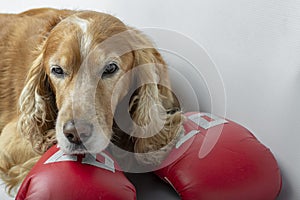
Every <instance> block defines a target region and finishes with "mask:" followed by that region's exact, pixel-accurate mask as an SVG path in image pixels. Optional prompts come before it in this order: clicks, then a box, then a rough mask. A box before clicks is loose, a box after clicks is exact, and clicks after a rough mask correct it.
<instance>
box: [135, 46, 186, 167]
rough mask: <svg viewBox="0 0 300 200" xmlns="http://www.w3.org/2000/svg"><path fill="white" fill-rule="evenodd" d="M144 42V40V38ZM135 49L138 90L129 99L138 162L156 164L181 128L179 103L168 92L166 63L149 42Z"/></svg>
mask: <svg viewBox="0 0 300 200" xmlns="http://www.w3.org/2000/svg"><path fill="white" fill-rule="evenodd" d="M145 41H146V40H145ZM147 44H149V45H148V46H145V47H146V48H142V49H137V50H135V51H134V56H135V64H134V68H133V70H135V71H136V73H135V74H136V75H137V85H138V89H137V90H136V92H135V93H134V96H133V97H132V98H131V101H130V108H129V109H130V114H131V117H132V119H133V124H134V128H133V133H132V135H133V136H134V138H135V140H136V141H135V146H134V151H135V152H136V153H137V154H136V158H137V159H138V161H140V162H142V163H146V164H151V165H153V164H159V163H160V162H161V161H162V160H163V159H164V157H165V156H166V154H167V153H168V152H169V150H170V149H171V148H172V147H173V145H174V141H175V140H176V138H177V137H178V136H179V134H180V132H181V130H182V126H181V123H182V119H183V118H182V115H181V112H180V107H179V103H178V101H177V100H176V97H175V95H174V94H173V93H172V91H171V87H170V80H169V77H168V69H167V66H166V64H165V62H164V60H163V58H162V57H161V55H160V54H159V52H158V51H157V50H156V49H155V48H153V47H152V45H151V44H150V43H147Z"/></svg>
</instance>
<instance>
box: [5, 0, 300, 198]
mask: <svg viewBox="0 0 300 200" xmlns="http://www.w3.org/2000/svg"><path fill="white" fill-rule="evenodd" d="M41 6H42V7H43V6H51V7H58V8H75V9H93V10H98V11H106V12H108V13H110V14H114V15H115V16H117V17H119V18H121V19H122V20H123V21H125V22H126V23H127V24H130V25H132V26H135V27H138V28H142V27H159V28H164V29H169V30H174V31H177V32H179V33H181V34H183V35H185V36H187V37H189V38H191V39H193V40H194V41H195V42H196V43H198V44H199V45H202V46H203V47H204V48H205V49H206V50H207V52H208V54H209V56H210V58H211V59H212V60H213V61H214V63H215V65H216V67H217V69H218V70H219V72H220V74H221V77H222V79H223V81H224V86H225V91H226V112H227V117H228V118H230V119H233V120H235V121H237V122H239V123H241V124H243V125H244V126H246V127H247V128H249V129H250V130H252V132H253V133H254V134H255V135H256V136H257V137H258V138H259V139H260V140H261V141H262V142H263V143H264V144H265V145H267V146H268V147H269V148H270V149H271V150H272V152H273V153H274V154H275V156H276V158H277V160H278V162H279V165H280V167H281V170H282V173H283V179H284V182H283V191H282V193H281V197H280V199H282V200H297V199H300V150H299V146H300V133H299V129H300V122H299V121H300V116H299V113H300V2H299V1H297V0H288V1H287V0H251V1H250V0H227V1H224V0H210V1H206V0H195V1H192V0H190V1H174V0H164V1H162V0H152V1H141V0H128V1H124V0H102V1H99V0H94V1H88V0H86V1H74V0H65V1H58V0H52V1H41V0H31V1H17V0H10V1H6V2H5V3H4V2H2V3H0V12H19V11H23V10H25V9H28V8H32V7H41ZM154 39H155V37H154ZM171 39H172V38H169V37H166V40H171ZM176 42H180V41H170V43H176ZM182 45H183V46H184V44H182ZM181 50H183V51H185V50H186V51H187V52H189V50H191V49H189V48H186V47H185V48H183V49H181ZM210 87H212V88H213V87H214V86H212V85H210V86H209V87H208V89H210ZM219 89H220V88H219ZM216 91H217V92H221V91H219V90H218V89H217V90H214V89H211V92H212V93H214V92H216ZM200 96H201V95H200ZM204 101H205V102H206V103H204V104H205V105H206V104H207V105H209V102H208V103H207V100H204ZM211 101H213V102H214V105H215V108H216V112H222V111H221V110H218V109H222V106H220V105H218V104H223V100H222V98H221V100H220V101H219V99H218V98H217V96H214V95H212V99H211ZM205 105H204V106H205Z"/></svg>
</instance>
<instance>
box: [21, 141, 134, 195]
mask: <svg viewBox="0 0 300 200" xmlns="http://www.w3.org/2000/svg"><path fill="white" fill-rule="evenodd" d="M118 169H119V167H118V166H117V165H116V163H115V161H114V160H113V159H112V158H111V157H110V156H109V155H108V154H107V153H105V152H102V153H100V154H97V156H94V155H92V154H86V155H78V156H76V155H65V154H63V152H62V151H61V150H59V148H57V147H56V146H54V147H52V148H51V149H49V150H48V151H47V152H46V153H45V154H44V155H43V156H42V158H41V159H40V160H39V161H38V162H37V164H36V165H35V166H34V167H33V169H32V170H31V171H30V173H29V174H28V176H27V177H26V179H25V180H24V181H23V183H22V185H21V187H20V189H19V191H18V194H17V197H16V200H24V199H26V200H40V199H43V200H82V199H91V200H94V199H97V200H98V199H108V200H117V199H118V200H121V199H122V200H132V199H136V192H135V188H134V186H133V185H132V184H131V183H130V182H129V181H128V180H127V178H126V177H125V175H124V174H123V173H122V172H121V171H120V170H118Z"/></svg>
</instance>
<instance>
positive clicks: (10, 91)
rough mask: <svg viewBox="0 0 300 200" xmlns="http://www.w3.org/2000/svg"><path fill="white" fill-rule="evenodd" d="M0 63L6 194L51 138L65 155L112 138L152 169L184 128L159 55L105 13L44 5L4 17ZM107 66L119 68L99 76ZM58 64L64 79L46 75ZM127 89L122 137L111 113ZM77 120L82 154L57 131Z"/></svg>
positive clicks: (96, 148)
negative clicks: (85, 134) (86, 130)
mask: <svg viewBox="0 0 300 200" xmlns="http://www.w3.org/2000/svg"><path fill="white" fill-rule="evenodd" d="M115 36H117V37H115ZM114 37H115V39H114ZM111 38H113V39H112V41H110V40H111ZM107 41H108V42H107ZM115 41H117V42H115ZM116 49H117V50H116ZM118 51H119V53H115V52H118ZM0 60H1V63H0V133H1V135H0V174H1V178H2V179H3V180H4V181H5V182H6V184H7V186H8V189H9V190H11V189H12V188H14V187H15V186H17V185H18V184H19V183H20V182H21V181H22V180H23V179H24V178H25V176H26V174H27V173H28V172H29V170H30V169H31V168H32V166H33V165H34V163H35V162H36V161H37V160H38V159H39V157H40V156H41V155H42V154H43V153H44V152H45V151H46V150H47V149H48V148H49V147H51V146H52V145H53V144H55V143H56V142H57V141H58V143H59V145H60V147H61V149H62V150H64V151H65V152H66V153H85V151H88V152H93V153H97V152H100V151H102V150H103V149H105V148H106V147H107V145H108V144H109V142H110V141H112V142H113V143H115V144H116V145H118V146H119V147H121V148H122V149H126V150H130V151H133V152H136V153H139V154H137V156H136V158H137V160H138V161H139V162H140V163H144V164H153V165H157V164H159V163H160V162H161V161H162V160H163V159H164V157H165V156H166V155H167V153H168V152H169V151H170V149H171V148H172V146H173V144H174V141H175V140H176V139H177V137H178V136H179V134H180V132H181V131H182V126H181V123H182V115H181V113H180V111H179V104H178V102H177V100H176V98H175V97H174V95H173V93H172V92H171V90H170V83H169V78H168V74H167V66H166V64H165V62H164V61H163V59H162V57H161V56H160V54H159V53H158V51H157V50H156V49H155V48H153V47H152V45H151V42H149V40H148V39H147V38H146V37H145V36H143V35H142V34H141V33H140V32H139V31H137V30H134V29H132V28H130V27H128V26H126V25H124V24H123V23H122V22H121V21H119V20H118V19H116V18H115V17H112V16H111V15H108V14H104V13H98V12H91V11H71V10H55V9H48V8H46V9H34V10H29V11H26V12H24V13H20V14H2V15H0ZM107 62H115V63H118V65H119V67H120V69H119V70H118V71H117V72H116V73H114V74H113V75H112V76H110V77H108V78H105V79H104V78H102V77H101V74H100V72H101V70H102V71H103V66H106V63H107ZM56 65H58V66H61V67H62V68H63V70H64V72H65V74H64V75H63V78H62V77H59V76H58V75H57V74H55V75H54V74H53V72H52V71H51V70H52V67H53V66H56ZM139 66H141V67H140V68H139V69H138V67H139ZM135 68H137V69H138V70H137V71H135V73H131V74H130V76H127V78H126V74H128V73H129V72H131V71H133V69H135ZM86 74H88V75H86ZM95 74H96V75H95ZM97 74H98V76H97ZM124 77H125V78H124ZM120 81H121V84H119V82H120ZM145 81H146V82H145ZM143 83H146V84H143ZM134 87H136V88H134ZM131 88H134V92H133V95H132V96H131V98H130V102H129V105H128V104H127V106H128V111H129V114H130V116H131V118H132V120H133V122H132V124H131V125H132V126H131V129H130V130H131V133H125V132H124V131H121V130H120V128H119V127H118V126H117V124H116V123H115V120H114V112H115V110H116V108H117V106H118V104H119V102H121V101H122V100H123V99H125V96H126V95H128V94H129V91H130V89H131ZM93 112H94V113H93ZM91 113H93V114H91ZM75 118H76V120H84V121H87V122H89V123H90V124H91V125H92V127H93V131H92V135H91V137H92V139H90V140H88V141H87V142H86V143H85V149H84V150H83V149H79V148H77V146H76V145H71V144H69V143H68V140H67V139H66V138H65V137H64V134H63V133H62V132H63V129H64V127H65V124H66V123H67V122H68V121H69V120H73V119H75ZM157 124H160V125H161V127H160V126H158V125H157ZM94 129H95V130H94ZM149 130H151V131H152V132H153V130H154V131H155V133H152V134H151V135H149V133H148V132H149ZM75 146H76V148H75ZM144 153H145V154H144ZM144 155H146V156H144Z"/></svg>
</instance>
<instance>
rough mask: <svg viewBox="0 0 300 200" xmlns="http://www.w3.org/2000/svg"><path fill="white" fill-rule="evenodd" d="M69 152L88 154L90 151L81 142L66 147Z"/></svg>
mask: <svg viewBox="0 0 300 200" xmlns="http://www.w3.org/2000/svg"><path fill="white" fill-rule="evenodd" d="M66 149H67V152H68V154H86V153H89V151H88V149H87V148H86V146H85V145H84V144H83V143H81V144H69V145H68V147H67V148H66Z"/></svg>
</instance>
